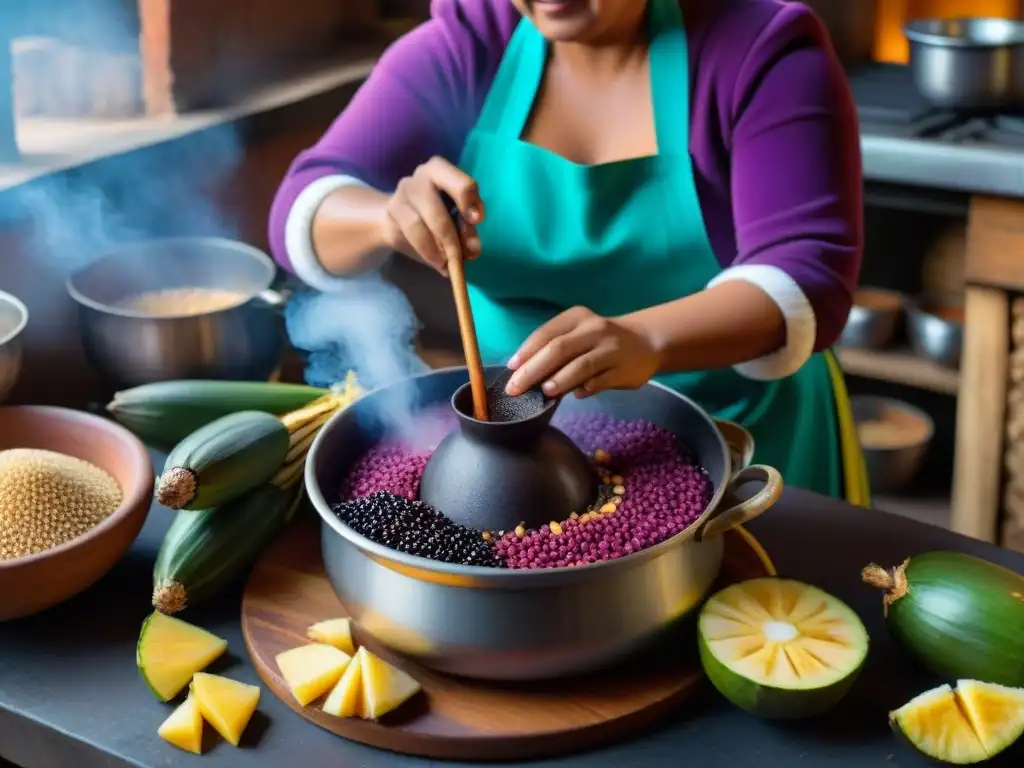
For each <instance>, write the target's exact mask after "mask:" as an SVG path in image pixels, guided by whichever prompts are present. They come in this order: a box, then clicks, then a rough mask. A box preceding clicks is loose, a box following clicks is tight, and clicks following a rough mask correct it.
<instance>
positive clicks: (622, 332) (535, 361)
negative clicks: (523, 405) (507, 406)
mask: <svg viewBox="0 0 1024 768" xmlns="http://www.w3.org/2000/svg"><path fill="white" fill-rule="evenodd" d="M631 325H632V324H631V323H629V322H628V321H625V320H623V319H618V320H613V319H609V318H607V317H601V316H600V315H596V314H594V313H593V312H591V311H590V310H589V309H586V308H585V307H573V308H572V309H569V310H566V311H565V312H563V313H562V314H560V315H558V317H556V318H554V319H553V320H551V321H550V322H547V323H545V324H544V325H542V326H541V327H540V328H538V329H537V330H536V331H534V332H533V334H531V335H530V338H528V339H527V340H526V341H525V342H523V345H522V346H521V347H520V348H519V350H518V351H517V352H516V354H515V355H513V356H512V359H511V360H509V361H508V367H509V368H511V369H513V370H514V371H515V373H514V374H513V375H512V377H511V378H510V379H509V382H508V385H507V386H506V390H505V391H506V392H508V394H509V395H511V396H513V397H514V396H516V395H520V394H522V393H523V392H526V391H527V390H528V389H531V388H533V387H535V386H536V385H537V384H542V386H543V389H544V392H545V394H547V395H550V396H556V395H561V394H565V393H567V392H575V393H576V396H577V397H586V396H588V395H593V394H596V393H597V392H601V391H602V390H605V389H636V388H638V387H642V386H643V385H644V384H646V383H647V382H648V381H649V380H650V378H651V377H652V376H654V374H655V373H657V372H658V370H659V368H660V367H661V354H660V352H659V351H658V350H657V349H656V348H655V346H654V345H653V344H652V343H651V341H650V340H648V339H647V338H646V336H645V334H643V333H642V332H641V331H639V330H638V329H635V328H633V327H631Z"/></svg>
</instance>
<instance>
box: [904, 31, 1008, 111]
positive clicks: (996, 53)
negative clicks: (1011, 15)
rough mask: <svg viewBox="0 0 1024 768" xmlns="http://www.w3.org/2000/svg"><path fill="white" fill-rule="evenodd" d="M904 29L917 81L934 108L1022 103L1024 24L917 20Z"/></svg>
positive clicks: (968, 107) (971, 108)
mask: <svg viewBox="0 0 1024 768" xmlns="http://www.w3.org/2000/svg"><path fill="white" fill-rule="evenodd" d="M904 32H905V34H906V36H907V39H908V40H909V41H910V70H911V74H912V75H913V78H914V82H915V84H916V85H917V89H918V91H920V93H921V95H922V96H924V98H925V99H927V100H928V102H929V103H931V104H932V105H933V106H936V107H942V108H944V109H956V110H975V109H1000V108H1006V107H1020V106H1021V105H1024V22H1021V21H1014V20H1012V19H986V18H974V19H917V20H914V21H911V22H910V23H908V24H907V25H906V26H905V27H904Z"/></svg>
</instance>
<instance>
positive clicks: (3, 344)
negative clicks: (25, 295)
mask: <svg viewBox="0 0 1024 768" xmlns="http://www.w3.org/2000/svg"><path fill="white" fill-rule="evenodd" d="M26 325H28V309H27V308H26V307H25V305H24V304H23V303H22V302H21V300H20V299H18V298H17V297H15V296H12V295H11V294H9V293H6V292H4V291H0V403H2V402H3V401H4V399H5V398H6V397H7V395H8V394H10V391H11V390H12V389H14V384H15V382H16V381H17V380H18V375H19V374H20V373H21V358H22V342H21V340H22V333H23V332H24V330H25V326H26Z"/></svg>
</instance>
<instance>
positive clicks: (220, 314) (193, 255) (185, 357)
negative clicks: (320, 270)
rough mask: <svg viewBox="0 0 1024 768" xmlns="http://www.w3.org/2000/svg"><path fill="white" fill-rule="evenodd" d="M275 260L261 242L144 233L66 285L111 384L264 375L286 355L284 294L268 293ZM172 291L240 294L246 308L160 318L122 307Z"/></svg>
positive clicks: (92, 353)
mask: <svg viewBox="0 0 1024 768" xmlns="http://www.w3.org/2000/svg"><path fill="white" fill-rule="evenodd" d="M275 276H276V268H275V267H274V263H273V261H272V260H271V259H270V257H269V256H267V255H266V254H265V253H263V252H262V251H260V250H259V249H257V248H253V247H252V246H249V245H246V244H245V243H240V242H236V241H234V240H226V239H221V238H216V237H182V238H167V239H158V240H145V241H141V242H138V243H131V244H128V245H125V246H122V247H120V248H118V249H117V250H115V251H112V252H110V253H108V254H106V255H105V256H103V257H101V258H100V259H98V260H97V261H95V262H93V263H92V264H90V265H89V266H88V267H86V268H85V269H83V270H81V271H80V272H78V273H77V274H75V275H73V276H72V277H71V278H70V279H69V280H68V282H67V289H68V293H69V294H70V295H71V298H72V299H74V300H75V301H76V302H77V303H78V306H79V317H80V320H81V334H82V342H83V344H84V346H85V351H86V354H87V356H88V358H89V360H90V362H91V363H92V365H93V366H94V367H95V368H96V369H97V370H98V372H99V373H100V375H101V376H102V377H103V378H104V379H105V380H106V381H108V382H110V383H114V384H117V385H121V386H136V385H139V384H147V383H150V382H154V381H167V380H169V379H187V378H191V379H238V380H266V379H268V378H270V377H271V376H273V375H274V373H275V372H276V370H277V368H278V366H279V365H280V363H281V358H282V356H283V354H284V348H285V342H286V338H287V337H286V334H285V326H284V318H283V316H282V315H281V313H280V312H279V311H278V310H279V309H280V308H281V306H283V304H284V303H285V301H286V297H285V296H284V295H282V294H280V293H277V292H275V291H272V290H270V286H271V283H273V281H274V278H275ZM173 288H214V289H219V290H228V291H233V292H237V293H239V294H240V296H241V297H242V300H241V301H240V302H239V304H238V305H236V306H233V307H229V308H227V309H223V310H218V311H214V312H205V313H200V314H194V313H188V314H182V315H180V316H164V315H161V316H154V315H149V314H145V313H142V312H137V311H133V310H131V309H124V308H121V307H119V306H118V305H119V304H121V303H122V302H124V301H125V300H127V299H130V298H132V297H135V296H138V295H140V294H143V293H146V292H148V291H159V290H167V289H173Z"/></svg>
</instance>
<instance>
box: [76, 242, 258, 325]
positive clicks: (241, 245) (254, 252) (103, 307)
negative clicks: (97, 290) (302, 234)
mask: <svg viewBox="0 0 1024 768" xmlns="http://www.w3.org/2000/svg"><path fill="white" fill-rule="evenodd" d="M189 243H191V244H195V245H202V246H207V247H209V246H220V247H226V248H230V249H232V250H235V251H238V252H240V253H244V254H245V255H247V256H250V257H252V259H253V260H254V261H256V262H259V263H260V264H261V265H262V266H264V267H265V268H266V270H267V277H266V280H265V282H263V283H261V284H260V285H259V286H254V287H253V289H252V290H250V291H245V292H242V291H239V292H238V293H239V294H240V295H244V296H245V298H244V299H241V300H240V301H239V302H238V303H237V304H232V305H231V306H229V307H224V308H222V309H218V310H217V311H215V312H200V313H194V312H192V313H186V314H180V315H179V314H173V315H151V314H148V313H146V312H138V311H135V310H132V309H124V308H122V307H115V306H111V305H110V304H104V303H103V302H101V301H96V300H95V299H90V298H89V297H88V296H86V295H85V294H84V293H82V292H81V291H79V290H78V288H76V287H75V280H77V279H78V278H79V277H81V276H82V275H83V274H85V272H87V271H88V270H90V269H92V268H93V267H96V266H97V265H99V264H101V263H102V262H104V261H106V260H107V259H111V258H114V257H116V256H119V255H120V254H122V253H124V252H125V251H131V250H134V249H137V248H140V247H148V246H153V245H160V244H163V245H174V244H189ZM276 274H277V267H276V266H275V264H274V260H273V259H271V258H270V256H268V255H267V254H266V253H264V252H263V251H261V250H260V249H259V248H257V247H256V246H254V245H249V243H245V242H242V241H241V240H233V239H231V238H229V237H215V236H195V237H190V236H178V237H154V238H146V239H144V240H138V241H133V242H127V243H120V244H118V245H116V246H114V247H113V248H108V249H107V250H106V251H104V253H103V255H102V256H100V257H99V258H98V259H96V260H95V261H93V262H91V263H90V264H89V265H88V266H86V267H83V268H82V269H80V270H78V271H77V272H75V274H73V275H71V276H70V277H68V278H67V279H66V280H65V281H64V286H65V289H66V290H67V292H68V294H69V295H70V296H71V298H72V299H73V300H74V301H75V302H76V303H78V304H80V305H81V306H83V307H87V308H89V309H91V310H93V311H95V312H100V313H102V314H105V315H114V316H116V317H124V318H129V319H132V320H154V321H160V320H185V319H188V318H195V317H209V316H211V315H217V314H220V313H221V312H230V311H231V310H233V309H237V308H238V307H240V306H242V305H243V304H246V303H248V302H250V301H252V300H253V299H254V298H256V297H257V296H259V295H260V294H262V293H263V292H265V291H267V290H268V289H269V288H270V286H271V285H273V283H274V278H275V276H276Z"/></svg>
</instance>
